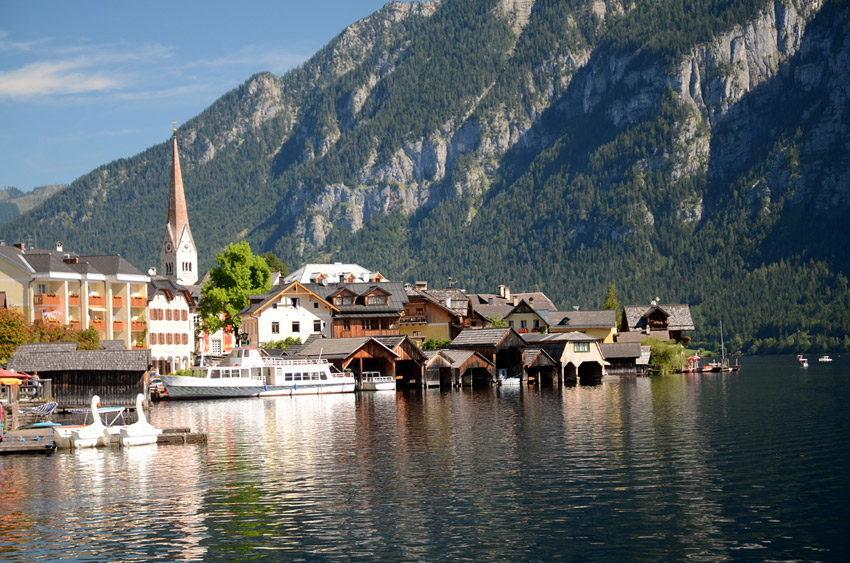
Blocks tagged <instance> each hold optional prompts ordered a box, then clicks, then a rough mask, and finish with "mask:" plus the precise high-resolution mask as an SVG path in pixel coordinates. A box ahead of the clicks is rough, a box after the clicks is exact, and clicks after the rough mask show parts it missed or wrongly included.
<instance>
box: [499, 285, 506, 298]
mask: <svg viewBox="0 0 850 563" xmlns="http://www.w3.org/2000/svg"><path fill="white" fill-rule="evenodd" d="M499 297H501V298H503V299H504V297H505V286H503V285H500V286H499Z"/></svg>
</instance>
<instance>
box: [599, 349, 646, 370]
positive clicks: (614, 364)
mask: <svg viewBox="0 0 850 563" xmlns="http://www.w3.org/2000/svg"><path fill="white" fill-rule="evenodd" d="M599 348H600V349H601V350H602V356H603V357H604V358H605V364H606V365H605V371H606V373H607V374H608V375H647V374H648V373H649V353H648V352H649V348H650V347H649V346H641V345H640V343H639V342H610V343H602V344H600V345H599ZM644 359H645V360H646V361H644Z"/></svg>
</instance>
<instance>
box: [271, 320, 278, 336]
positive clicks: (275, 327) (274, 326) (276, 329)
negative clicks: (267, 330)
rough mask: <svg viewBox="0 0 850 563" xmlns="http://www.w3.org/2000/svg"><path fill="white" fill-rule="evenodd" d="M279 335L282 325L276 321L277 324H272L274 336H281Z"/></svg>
mask: <svg viewBox="0 0 850 563" xmlns="http://www.w3.org/2000/svg"><path fill="white" fill-rule="evenodd" d="M279 333H280V323H279V322H277V321H275V322H273V323H272V334H279Z"/></svg>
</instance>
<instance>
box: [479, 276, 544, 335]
mask: <svg viewBox="0 0 850 563" xmlns="http://www.w3.org/2000/svg"><path fill="white" fill-rule="evenodd" d="M468 301H469V312H468V313H467V317H468V319H469V322H468V326H470V327H473V328H477V327H486V326H489V325H490V324H491V320H507V317H508V316H509V315H510V314H511V313H512V312H514V308H515V307H516V306H517V305H519V304H520V302H522V301H525V303H526V305H527V306H528V307H529V308H531V309H534V311H535V312H536V315H535V316H533V317H528V318H527V319H526V320H528V321H532V322H533V320H534V318H535V317H536V318H537V319H538V321H542V322H541V326H540V327H538V330H540V329H541V328H543V326H542V325H543V324H545V325H548V324H549V321H548V318H549V314H550V313H551V312H552V311H557V307H555V304H554V303H553V302H552V300H551V299H549V298H548V297H547V296H546V294H544V293H542V292H539V291H537V292H530V293H511V288H510V287H508V286H506V285H500V286H499V292H498V293H475V294H470V295H469V296H468ZM520 320H522V317H520V316H518V317H517V318H516V319H515V321H517V325H516V326H515V327H514V328H521V327H520V326H519V321H520ZM525 328H526V330H528V329H530V328H532V327H530V326H526V327H525Z"/></svg>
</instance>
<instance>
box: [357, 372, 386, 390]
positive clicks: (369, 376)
mask: <svg viewBox="0 0 850 563" xmlns="http://www.w3.org/2000/svg"><path fill="white" fill-rule="evenodd" d="M359 387H360V390H361V391H395V377H393V376H391V375H381V372H379V371H364V372H363V373H362V374H361V375H360V385H359Z"/></svg>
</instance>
